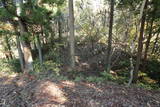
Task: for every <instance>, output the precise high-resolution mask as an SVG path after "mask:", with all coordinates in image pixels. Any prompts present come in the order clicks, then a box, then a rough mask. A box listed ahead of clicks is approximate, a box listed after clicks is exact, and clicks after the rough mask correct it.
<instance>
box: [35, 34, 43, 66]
mask: <svg viewBox="0 0 160 107" xmlns="http://www.w3.org/2000/svg"><path fill="white" fill-rule="evenodd" d="M36 43H37V49H38V55H39V60H40V64H41V65H42V64H43V56H42V48H41V41H40V38H39V35H36Z"/></svg>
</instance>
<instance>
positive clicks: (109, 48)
mask: <svg viewBox="0 0 160 107" xmlns="http://www.w3.org/2000/svg"><path fill="white" fill-rule="evenodd" d="M110 6H111V7H110V21H109V35H108V51H107V60H106V63H107V64H106V69H107V72H110V69H111V54H112V29H113V16H114V0H111V2H110Z"/></svg>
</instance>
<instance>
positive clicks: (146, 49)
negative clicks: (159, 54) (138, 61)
mask: <svg viewBox="0 0 160 107" xmlns="http://www.w3.org/2000/svg"><path fill="white" fill-rule="evenodd" d="M153 21H154V19H152V20H151V23H150V24H151V25H150V29H149V35H148V38H147V41H146V48H145V52H144V61H146V60H147V53H148V49H149V45H150V40H151V38H152V29H153Z"/></svg>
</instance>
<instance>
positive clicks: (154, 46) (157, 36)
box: [152, 32, 159, 54]
mask: <svg viewBox="0 0 160 107" xmlns="http://www.w3.org/2000/svg"><path fill="white" fill-rule="evenodd" d="M158 38H159V32H158V33H157V35H156V39H155V42H154V44H153V48H152V54H153V53H154V52H155V48H156V44H157V42H158Z"/></svg>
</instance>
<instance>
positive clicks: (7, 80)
mask: <svg viewBox="0 0 160 107" xmlns="http://www.w3.org/2000/svg"><path fill="white" fill-rule="evenodd" d="M17 75H18V74H17V73H12V74H9V73H6V72H0V79H2V80H1V81H3V84H10V83H11V82H12V81H13V80H14V79H15V78H16V77H17Z"/></svg>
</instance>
